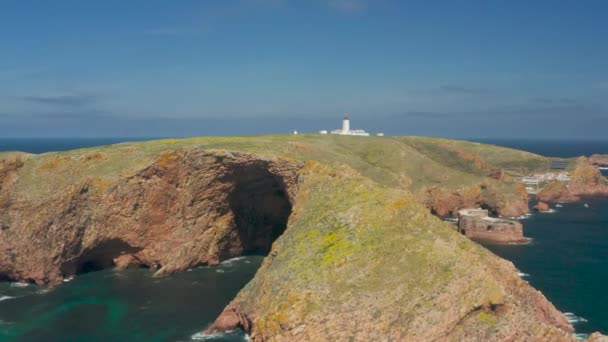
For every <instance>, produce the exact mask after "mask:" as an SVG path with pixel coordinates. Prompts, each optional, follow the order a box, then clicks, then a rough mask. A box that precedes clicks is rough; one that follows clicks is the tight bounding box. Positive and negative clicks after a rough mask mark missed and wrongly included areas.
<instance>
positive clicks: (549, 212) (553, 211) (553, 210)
mask: <svg viewBox="0 0 608 342" xmlns="http://www.w3.org/2000/svg"><path fill="white" fill-rule="evenodd" d="M556 212H557V210H555V209H549V210H547V211H539V213H541V214H555V213H556Z"/></svg>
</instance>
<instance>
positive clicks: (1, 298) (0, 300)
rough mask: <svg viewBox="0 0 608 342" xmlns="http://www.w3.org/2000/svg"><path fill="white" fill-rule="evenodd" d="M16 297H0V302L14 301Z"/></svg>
mask: <svg viewBox="0 0 608 342" xmlns="http://www.w3.org/2000/svg"><path fill="white" fill-rule="evenodd" d="M13 298H16V297H11V296H0V302H2V301H5V300H9V299H13Z"/></svg>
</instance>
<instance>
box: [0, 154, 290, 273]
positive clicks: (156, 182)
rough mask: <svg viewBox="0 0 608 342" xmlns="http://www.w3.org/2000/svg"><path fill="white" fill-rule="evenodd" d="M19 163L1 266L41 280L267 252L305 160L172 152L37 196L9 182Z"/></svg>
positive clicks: (40, 170)
mask: <svg viewBox="0 0 608 342" xmlns="http://www.w3.org/2000/svg"><path fill="white" fill-rule="evenodd" d="M98 157H102V156H101V155H100V156H98ZM81 158H82V157H78V158H70V160H67V159H56V158H50V159H47V160H45V161H44V162H43V163H40V164H39V165H37V166H36V167H35V170H34V171H33V172H34V173H37V174H39V175H40V176H42V177H44V175H45V174H47V173H46V170H44V168H46V167H55V166H53V164H54V163H55V162H56V161H59V162H61V163H73V165H72V166H74V167H86V165H82V164H81V163H82V162H86V158H87V157H86V156H85V157H84V158H82V159H81ZM19 165H21V166H23V163H19V162H18V163H14V162H13V163H8V164H6V165H4V167H3V169H2V170H3V172H2V173H0V174H4V176H3V180H2V184H4V185H3V188H2V191H1V193H0V203H2V207H1V212H0V213H1V214H0V215H1V216H0V218H1V222H2V229H1V230H0V246H2V248H1V249H0V275H2V276H3V277H4V278H9V279H17V280H28V281H34V282H36V283H39V284H49V283H50V284H54V283H58V282H60V281H61V280H62V279H63V278H65V277H69V276H72V275H74V274H77V273H79V272H83V271H88V270H94V269H102V268H107V267H111V266H113V265H114V264H116V263H118V264H125V262H126V263H127V265H131V266H133V265H137V264H139V265H142V266H147V267H151V268H154V269H156V273H157V274H167V273H172V272H175V271H181V270H185V269H187V268H189V267H192V266H194V265H200V264H217V263H219V262H220V261H222V260H224V259H227V258H231V257H234V256H238V255H242V254H243V253H245V252H259V253H267V252H268V250H270V246H271V244H272V242H273V241H274V239H276V237H277V236H279V235H280V234H281V233H282V232H283V230H284V229H285V226H286V224H287V218H288V217H289V214H290V212H291V200H292V199H291V196H292V195H293V193H294V191H295V185H296V178H297V171H298V169H299V168H300V167H301V163H298V162H289V161H284V160H280V159H276V158H271V159H262V158H260V157H259V156H256V157H255V158H254V157H252V156H251V155H248V154H238V153H214V152H205V151H196V150H193V151H172V152H165V153H161V154H159V155H158V156H157V157H156V159H155V160H153V161H152V162H151V164H150V165H148V166H146V167H143V168H141V169H139V170H136V171H135V172H133V173H132V174H131V175H128V176H125V177H124V178H116V179H103V178H96V177H85V178H83V179H82V180H80V181H79V182H75V183H73V184H70V185H69V186H68V187H66V188H60V189H56V190H57V191H53V192H52V193H50V194H48V197H46V196H45V197H43V198H37V197H36V196H32V195H31V194H23V195H24V196H19V195H17V194H16V193H15V192H14V191H11V190H12V189H11V187H13V186H15V184H14V182H15V179H16V178H18V171H19V170H18V168H19ZM16 175H17V176H16ZM48 177H53V174H52V173H49V174H48ZM11 180H12V181H11ZM41 181H44V178H43V179H41ZM10 183H13V184H10Z"/></svg>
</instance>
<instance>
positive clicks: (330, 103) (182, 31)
mask: <svg viewBox="0 0 608 342" xmlns="http://www.w3.org/2000/svg"><path fill="white" fill-rule="evenodd" d="M606 23H608V2H606V1H602V0H586V1H579V0H572V1H565V0H564V1H560V0H553V1H543V0H538V1H528V0H526V1H519V0H509V1H505V0H484V1H481V0H480V1H472V0H471V1H469V0H463V1H448V0H446V1H434V0H430V1H404V0H403V1H398V0H299V1H298V0H180V1H169V0H166V1H160V0H129V1H124V0H104V1H80V0H70V1H67V0H55V1H46V0H39V1H34V0H3V1H1V2H0V138H1V137H25V138H27V137H169V136H172V137H181V136H199V135H248V134H266V133H289V132H291V131H292V130H294V129H295V130H298V131H301V132H316V131H318V130H321V129H333V128H338V127H339V126H340V125H341V122H340V121H341V118H342V115H343V113H344V112H349V113H350V114H351V127H353V128H362V129H366V130H368V131H371V132H380V131H382V132H385V133H386V134H389V135H428V136H443V137H453V138H529V139H608V134H606V131H607V130H608V38H607V37H608V25H607V24H606Z"/></svg>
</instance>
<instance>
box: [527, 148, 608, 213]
mask: <svg viewBox="0 0 608 342" xmlns="http://www.w3.org/2000/svg"><path fill="white" fill-rule="evenodd" d="M593 195H608V180H606V178H605V177H604V176H602V173H601V172H600V170H598V168H597V167H595V166H593V165H591V163H589V160H588V159H587V158H584V157H581V158H579V159H578V160H577V161H576V166H575V168H574V170H573V172H572V174H571V176H570V182H569V183H567V184H566V183H562V182H557V181H553V182H550V183H549V184H547V185H546V186H545V187H544V188H543V189H542V190H541V191H540V192H539V193H538V194H537V198H538V200H539V201H542V202H546V203H567V202H575V201H578V200H580V198H581V196H593Z"/></svg>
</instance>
